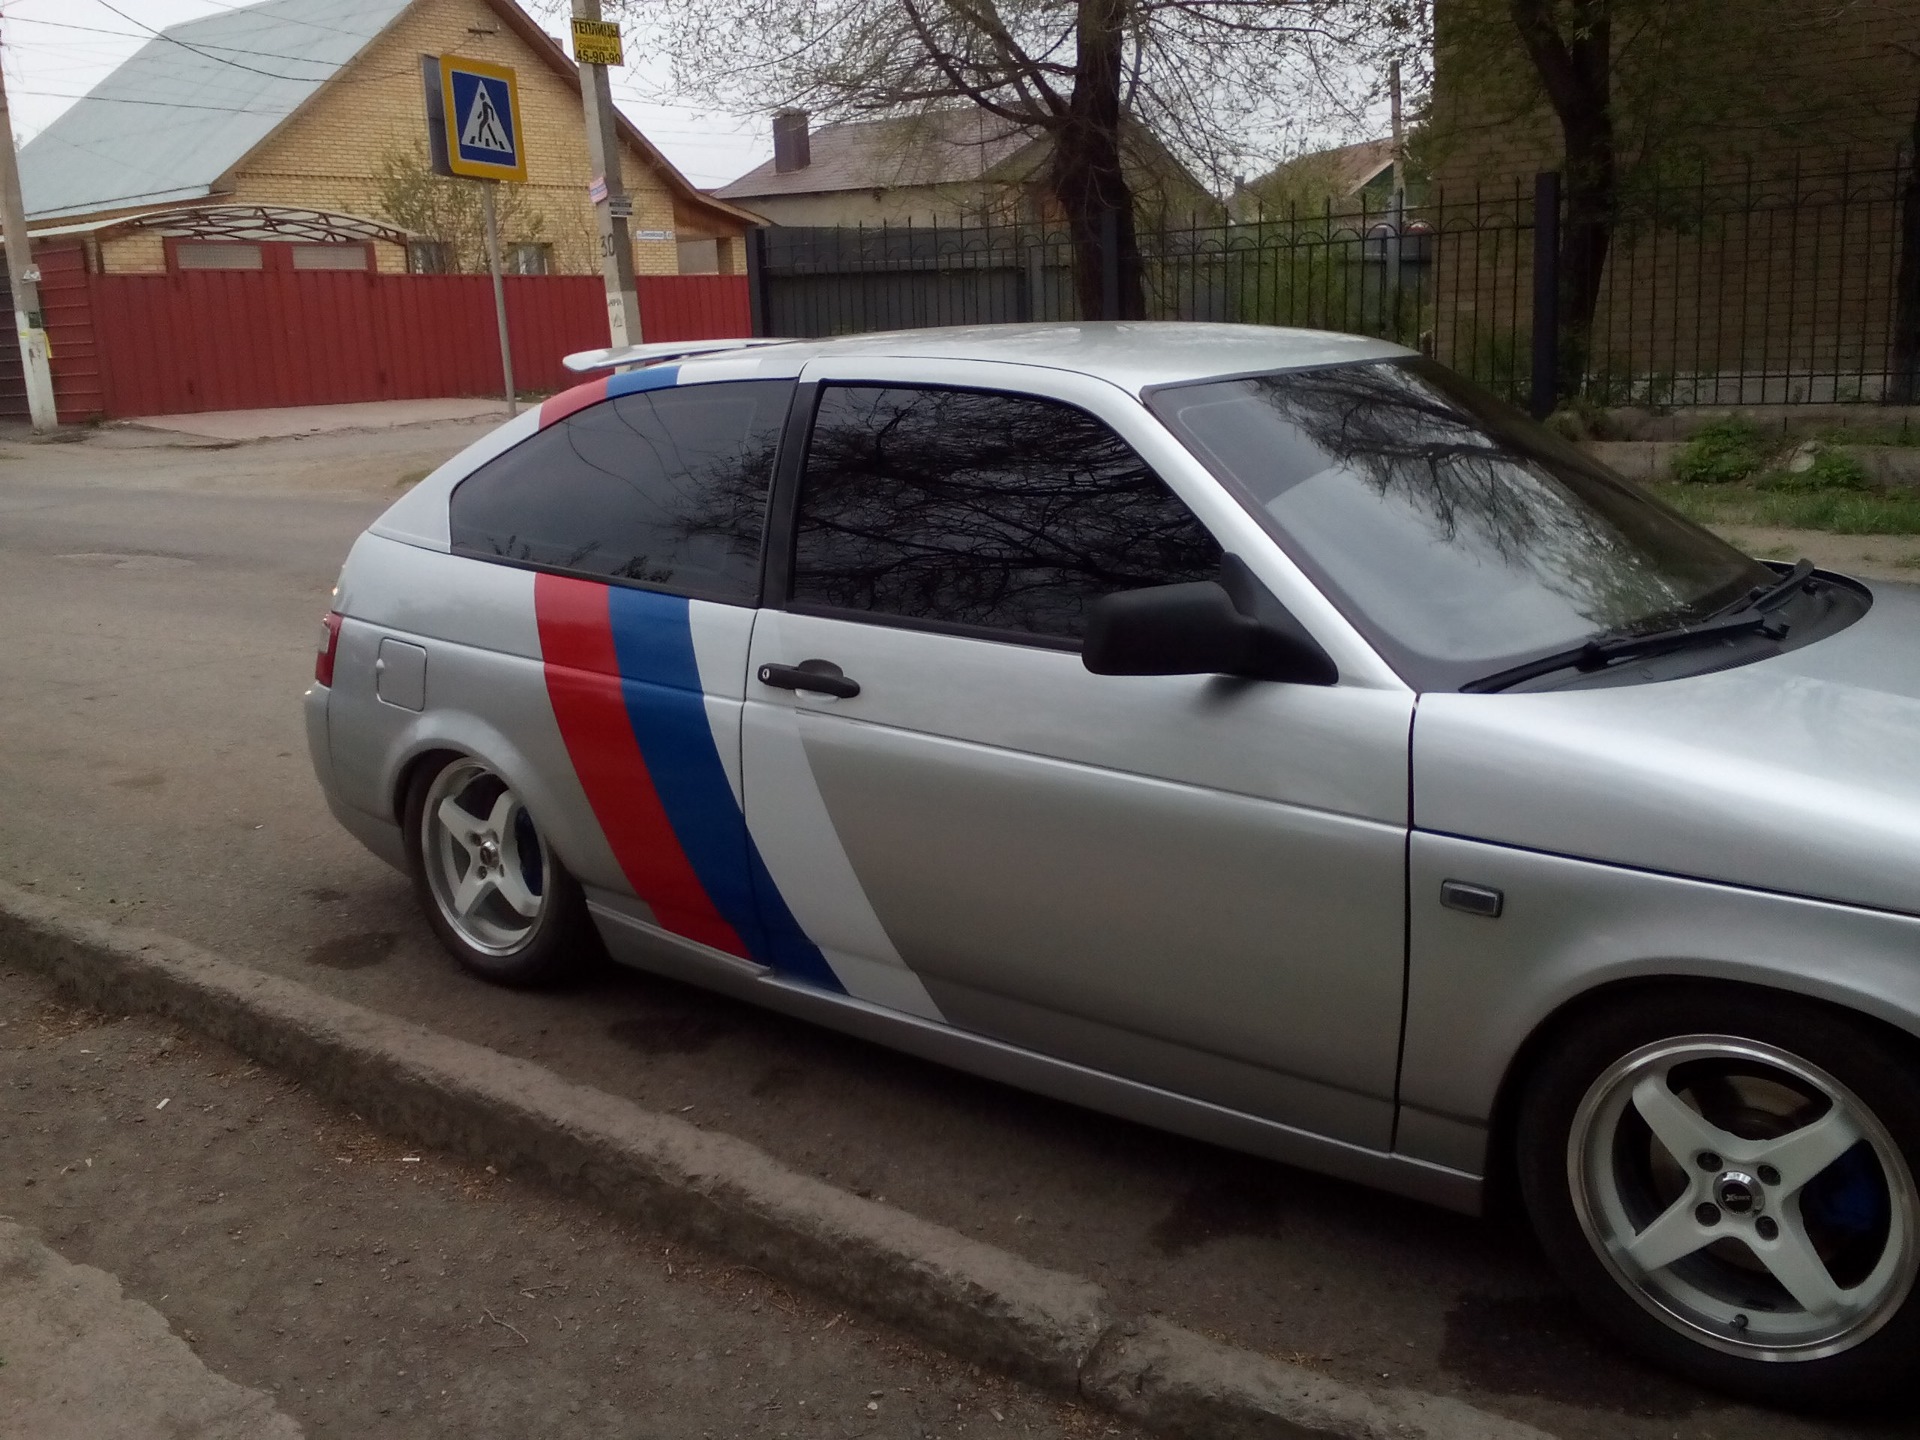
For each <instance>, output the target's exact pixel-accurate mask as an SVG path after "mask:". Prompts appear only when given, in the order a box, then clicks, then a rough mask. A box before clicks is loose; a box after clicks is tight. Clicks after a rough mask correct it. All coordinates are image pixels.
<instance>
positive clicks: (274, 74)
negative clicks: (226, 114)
mask: <svg viewBox="0 0 1920 1440" xmlns="http://www.w3.org/2000/svg"><path fill="white" fill-rule="evenodd" d="M100 4H101V5H102V6H104V7H105V8H106V9H108V10H110V11H112V12H113V13H114V14H115V15H118V16H119V17H120V18H121V19H122V20H124V21H126V22H127V23H128V24H129V25H138V26H139V27H140V28H141V29H142V30H144V31H146V32H147V33H148V34H149V35H152V36H153V37H154V38H155V39H159V40H165V41H166V42H167V43H168V44H170V45H178V46H179V47H180V48H181V49H182V50H185V51H187V52H188V53H189V54H192V55H198V56H200V58H201V59H203V60H212V61H215V62H217V63H219V64H221V65H231V66H233V68H234V69H236V70H246V71H249V72H250V73H252V74H255V75H264V76H266V77H267V78H268V79H269V80H291V81H294V82H295V83H296V84H302V85H305V84H311V83H312V82H313V81H315V80H322V79H325V78H326V77H325V76H315V75H282V74H281V73H280V72H279V71H277V70H262V69H261V68H260V67H259V66H257V65H242V64H241V63H240V62H239V61H238V60H229V59H227V58H226V57H225V56H224V55H214V54H211V53H209V52H208V51H205V50H202V49H201V48H200V47H199V46H197V45H189V44H188V43H187V42H186V41H184V40H182V39H180V38H179V37H177V36H174V35H169V34H167V33H166V32H165V31H164V30H156V29H154V28H153V27H152V26H151V25H148V24H146V23H145V22H144V21H140V20H136V19H134V18H133V16H131V15H129V14H127V12H126V11H124V10H122V9H120V8H119V7H118V6H116V5H112V4H109V3H108V0H100ZM136 38H137V37H136ZM369 38H371V37H369ZM242 53H245V52H242ZM281 58H283V59H289V58H295V57H289V56H283V57H281ZM297 63H299V64H302V65H328V66H330V67H331V68H332V69H336V70H337V69H339V68H340V67H339V66H337V65H334V64H333V63H332V62H331V61H325V60H298V61H297Z"/></svg>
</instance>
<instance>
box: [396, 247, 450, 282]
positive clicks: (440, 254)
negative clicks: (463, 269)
mask: <svg viewBox="0 0 1920 1440" xmlns="http://www.w3.org/2000/svg"><path fill="white" fill-rule="evenodd" d="M407 273H408V274H409V275H451V274H452V273H453V245H452V243H451V242H450V241H446V240H409V241H408V242H407Z"/></svg>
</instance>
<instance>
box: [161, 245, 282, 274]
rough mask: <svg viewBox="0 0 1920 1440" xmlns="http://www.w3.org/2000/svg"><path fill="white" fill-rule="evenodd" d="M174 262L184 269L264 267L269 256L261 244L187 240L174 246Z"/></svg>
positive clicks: (255, 268)
mask: <svg viewBox="0 0 1920 1440" xmlns="http://www.w3.org/2000/svg"><path fill="white" fill-rule="evenodd" d="M173 263H174V264H175V265H176V266H178V267H179V268H180V269H182V270H264V269H265V268H266V256H265V254H264V253H263V252H262V250H261V248H260V247H259V246H258V245H246V244H238V243H235V242H234V241H231V240H183V241H181V242H180V243H179V244H178V245H176V246H174V249H173Z"/></svg>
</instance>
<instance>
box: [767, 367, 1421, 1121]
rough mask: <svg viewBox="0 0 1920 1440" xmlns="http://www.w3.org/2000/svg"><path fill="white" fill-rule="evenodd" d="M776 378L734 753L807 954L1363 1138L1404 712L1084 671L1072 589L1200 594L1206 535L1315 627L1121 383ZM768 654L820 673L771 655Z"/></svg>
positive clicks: (893, 987) (925, 376)
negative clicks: (780, 396)
mask: <svg viewBox="0 0 1920 1440" xmlns="http://www.w3.org/2000/svg"><path fill="white" fill-rule="evenodd" d="M803 380H804V381H805V382H810V383H803V387H802V399H801V402H800V403H801V404H803V405H807V406H810V407H811V408H812V413H813V421H812V425H811V432H810V435H809V437H808V441H807V447H806V450H805V453H804V457H801V458H798V460H797V463H795V464H794V465H793V466H792V467H791V469H792V473H791V474H790V475H789V476H788V477H787V479H786V480H785V481H783V491H791V492H792V493H791V494H790V495H788V496H787V497H786V503H787V504H790V505H791V509H790V510H788V509H786V508H785V505H783V504H782V502H776V503H777V505H781V506H782V508H781V512H780V513H781V516H782V519H781V521H780V522H779V523H778V524H777V526H776V531H775V533H776V535H780V539H779V541H778V543H777V545H776V547H775V548H774V549H773V550H772V551H771V552H770V565H769V587H770V588H769V592H768V595H767V608H766V609H764V610H763V611H762V614H761V616H760V619H759V621H758V623H757V624H756V626H755V630H754V636H753V643H752V655H751V670H752V678H750V679H749V681H748V684H747V689H746V703H745V709H744V712H743V750H742V757H743V780H744V786H745V793H746V809H747V818H748V823H749V826H750V829H751V832H752V835H753V839H754V842H755V845H756V847H757V849H758V852H759V854H760V855H761V856H762V857H763V858H764V860H765V863H766V866H767V872H768V878H769V881H770V883H771V885H772V887H773V889H774V890H775V891H777V893H778V894H779V895H780V896H781V897H782V902H783V910H784V911H786V912H790V913H791V915H792V916H793V917H794V919H795V920H796V921H797V922H798V924H799V926H800V927H801V929H802V930H803V931H804V932H805V934H806V935H807V936H808V937H809V938H810V939H811V940H812V941H813V942H814V944H815V945H816V946H817V947H818V950H819V953H820V954H821V956H822V958H823V960H824V962H825V965H826V967H827V968H828V969H829V970H831V971H832V972H833V973H834V975H835V976H836V978H837V980H838V981H839V983H841V984H842V985H844V987H845V988H846V989H847V990H848V991H849V992H851V993H852V994H854V995H855V996H858V997H861V998H864V999H867V1000H870V1001H872V1002H874V1003H878V1004H885V1005H889V1006H893V1007H895V1008H899V1009H904V1010H907V1011H910V1012H912V1013H916V1014H919V1015H923V1016H926V1017H929V1018H937V1019H940V1020H943V1021H944V1022H946V1023H947V1024H950V1025H952V1026H955V1027H958V1028H960V1029H963V1030H967V1031H972V1032H975V1033H979V1034H982V1035H987V1036H992V1037H996V1038H998V1039H1002V1040H1006V1041H1011V1042H1013V1043H1016V1044H1019V1045H1022V1046H1026V1047H1029V1048H1031V1049H1034V1050H1038V1051H1042V1052H1045V1053H1048V1054H1051V1055H1054V1056H1058V1057H1062V1058H1065V1059H1068V1060H1072V1061H1076V1062H1079V1063H1082V1064H1085V1065H1089V1066H1092V1067H1096V1068H1098V1069H1100V1070H1104V1071H1107V1072H1109V1073H1114V1074H1118V1075H1122V1076H1125V1077H1128V1078H1130V1079H1134V1080H1139V1081H1144V1082H1146V1083H1149V1084H1153V1085H1158V1086H1162V1087H1165V1088H1168V1089H1171V1090H1175V1091H1178V1092H1180V1093H1183V1094H1186V1095H1190V1096H1196V1097H1200V1098H1203V1099H1207V1100H1210V1101H1214V1102H1216V1103H1219V1104H1222V1105H1227V1106H1231V1107H1233V1108H1235V1109H1238V1110H1241V1111H1244V1112H1247V1113H1250V1114H1254V1115H1258V1116H1261V1117H1263V1118H1268V1119H1273V1120H1278V1121H1281V1122H1283V1123H1289V1124H1295V1125H1300V1126H1303V1127H1305V1128H1309V1129H1312V1130H1314V1131H1317V1132H1320V1133H1323V1134H1329V1135H1333V1136H1336V1137H1338V1138H1341V1139H1344V1140H1349V1141H1352V1142H1355V1143H1360V1144H1366V1145H1371V1146H1376V1147H1380V1148H1385V1147H1386V1146H1387V1145H1388V1144H1389V1143H1390V1138H1391V1126H1392V1097H1393V1086H1394V1071H1395V1059H1396V1051H1397V1045H1398V1036H1399V1024H1400V1012H1401V995H1402V982H1403V972H1404V946H1405V939H1404V890H1403V887H1404V883H1405V880H1404V873H1405V858H1404V857H1405V845H1406V826H1407V813H1406V806H1407V793H1406V784H1407V782H1406V775H1407V768H1406V767H1407V747H1408V733H1409V725H1410V720H1411V713H1412V701H1411V696H1410V695H1409V694H1408V693H1407V692H1406V690H1405V689H1404V687H1403V686H1400V685H1399V684H1398V683H1397V682H1396V681H1394V680H1392V678H1391V677H1390V676H1387V675H1385V674H1384V673H1382V672H1381V671H1380V670H1379V669H1378V667H1377V664H1376V666H1375V668H1373V669H1369V668H1368V667H1367V665H1366V664H1364V663H1358V662H1355V661H1353V660H1352V659H1351V657H1352V656H1353V655H1354V654H1357V652H1354V651H1352V650H1350V649H1349V650H1348V651H1344V652H1342V653H1345V654H1348V655H1349V657H1350V658H1349V662H1348V663H1347V664H1346V665H1343V677H1342V681H1341V683H1340V684H1337V685H1332V686H1307V685H1286V684H1272V683H1264V682H1253V681H1245V680H1235V679H1229V678H1225V677H1218V676H1098V675H1093V674H1091V673H1089V672H1088V671H1087V670H1086V669H1085V667H1084V666H1083V665H1082V664H1081V662H1080V657H1079V654H1078V653H1077V652H1078V645H1079V636H1080V631H1081V627H1082V625H1083V622H1084V615H1085V611H1086V607H1087V606H1088V605H1089V604H1090V603H1092V601H1093V600H1095V599H1097V598H1098V597H1099V596H1100V595H1103V594H1107V593H1111V592H1113V591H1118V590H1124V589H1130V588H1135V587H1142V586H1149V585H1157V584H1173V583H1179V582H1184V581H1191V580H1198V579H1208V578H1212V577H1213V576H1214V575H1216V574H1217V573H1218V571H1219V568H1220V562H1221V556H1222V554H1223V551H1224V550H1226V549H1228V548H1230V549H1231V550H1232V551H1233V552H1234V553H1236V554H1238V555H1240V556H1241V557H1242V558H1243V559H1245V560H1246V561H1247V563H1248V564H1249V565H1250V566H1251V567H1252V568H1253V569H1254V571H1255V573H1256V574H1259V575H1261V576H1262V577H1263V579H1264V580H1265V581H1266V582H1267V583H1268V584H1269V588H1275V589H1276V592H1277V593H1278V592H1285V594H1284V595H1283V597H1282V598H1283V599H1284V598H1288V597H1299V598H1300V600H1301V602H1302V603H1303V605H1304V610H1303V614H1302V617H1301V618H1302V619H1303V621H1305V622H1308V623H1324V622H1325V621H1326V620H1327V617H1328V616H1329V615H1330V614H1331V612H1330V610H1328V609H1327V608H1326V607H1325V606H1324V602H1321V604H1320V606H1319V607H1318V608H1316V607H1315V606H1314V605H1313V604H1312V603H1310V602H1311V600H1312V597H1311V596H1309V595H1307V594H1306V593H1305V592H1303V591H1301V590H1300V586H1301V584H1302V582H1301V581H1300V578H1299V576H1298V573H1297V572H1293V571H1291V569H1290V567H1289V566H1288V564H1287V562H1286V561H1285V560H1284V558H1283V557H1281V556H1280V555H1279V554H1278V552H1277V551H1276V550H1274V548H1273V547H1272V546H1271V544H1270V542H1268V541H1267V540H1266V539H1265V537H1264V536H1263V535H1261V534H1260V533H1259V531H1258V529H1257V527H1255V526H1254V525H1253V524H1252V523H1251V522H1250V521H1249V520H1248V519H1247V517H1246V516H1245V515H1244V514H1242V513H1241V512H1240V511H1239V510H1238V509H1237V508H1236V507H1235V506H1234V504H1233V502H1232V501H1231V500H1230V499H1228V498H1227V497H1225V496H1224V495H1223V494H1222V493H1221V492H1220V491H1219V490H1218V488H1217V486H1216V485H1215V484H1214V483H1213V482H1212V481H1211V480H1210V479H1208V478H1207V477H1206V476H1205V474H1204V472H1203V471H1200V470H1199V468H1198V466H1197V465H1195V464H1194V463H1193V462H1192V461H1191V459H1190V458H1189V457H1186V456H1185V452H1183V451H1181V450H1180V449H1179V448H1178V447H1177V445H1175V444H1174V442H1173V441H1172V439H1171V437H1169V436H1167V435H1166V434H1165V432H1164V431H1162V430H1160V429H1159V427H1158V426H1157V424H1156V423H1155V422H1154V421H1152V419H1151V418H1150V417H1149V416H1147V415H1146V414H1145V412H1144V411H1143V410H1142V409H1141V407H1140V406H1139V405H1138V403H1137V401H1135V400H1134V399H1133V398H1132V397H1130V396H1127V395H1125V394H1123V393H1122V392H1120V391H1119V390H1117V389H1116V388H1114V387H1112V386H1109V385H1106V384H1105V383H1104V382H1101V381H1098V380H1095V379H1091V378H1088V377H1084V376H1074V375H1070V374H1067V373H1065V372H1057V371H1048V370H1042V369H1038V368H1034V367H1024V366H994V365H985V364H974V365H968V364H963V363H961V362H944V363H943V362H936V361H927V362H914V361H904V360H901V361H890V362H881V363H880V364H876V362H874V361H871V360H869V361H865V362H861V361H859V360H858V359H856V358H852V357H846V358H838V357H836V358H834V359H832V360H825V361H816V362H814V363H813V365H812V366H810V367H809V369H808V370H807V371H806V372H805V373H804V376H803ZM810 389H811V394H809V390H810ZM782 529H785V530H787V531H788V533H786V534H784V535H781V534H780V532H781V530H782ZM1336 659H1337V660H1338V659H1339V655H1336ZM795 666H799V667H807V668H808V669H809V670H811V671H812V673H814V674H816V675H819V676H821V677H822V678H821V679H820V680H819V682H818V688H814V687H813V683H812V682H805V683H803V685H802V688H789V687H790V686H792V685H793V683H794V679H793V672H792V671H790V670H782V669H779V668H769V667H795ZM767 677H772V678H773V679H774V680H775V681H776V682H777V683H772V684H770V683H767ZM854 687H857V693H854ZM835 689H837V690H839V691H841V692H843V693H841V694H837V695H836V694H834V693H830V692H831V691H832V690H835Z"/></svg>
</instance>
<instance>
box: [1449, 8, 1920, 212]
mask: <svg viewBox="0 0 1920 1440" xmlns="http://www.w3.org/2000/svg"><path fill="white" fill-rule="evenodd" d="M1488 3H1497V0H1435V5H1434V23H1435V28H1436V35H1437V36H1438V39H1439V45H1438V48H1437V51H1436V64H1435V72H1434V93H1433V101H1432V105H1431V107H1430V112H1431V113H1430V115H1429V118H1428V126H1427V128H1428V134H1427V135H1426V136H1425V137H1423V141H1422V143H1423V144H1425V145H1427V146H1428V147H1429V149H1430V151H1431V153H1432V157H1433V180H1434V182H1435V184H1436V185H1437V186H1439V187H1441V188H1443V189H1445V190H1446V191H1448V192H1449V193H1450V194H1452V195H1454V196H1456V197H1458V196H1460V195H1463V194H1465V193H1467V192H1469V191H1470V190H1471V189H1472V187H1474V186H1475V185H1482V186H1486V185H1492V186H1501V185H1506V184H1510V183H1511V182H1512V181H1513V180H1514V179H1515V178H1516V177H1530V176H1531V175H1533V174H1534V173H1535V172H1536V171H1539V170H1550V169H1555V168H1557V167H1558V165H1559V163H1560V131H1559V127H1558V125H1557V124H1556V122H1555V121H1554V118H1553V114H1552V111H1551V109H1550V107H1549V106H1548V105H1547V104H1546V101H1545V99H1544V96H1542V97H1541V98H1540V99H1539V100H1538V102H1537V103H1536V104H1534V105H1533V106H1532V107H1531V108H1530V109H1527V110H1525V111H1524V112H1523V113H1518V114H1516V113H1513V106H1514V103H1515V100H1514V96H1513V95H1511V94H1508V93H1505V89H1506V87H1504V86H1502V87H1489V86H1487V85H1485V84H1484V83H1483V82H1482V81H1481V78H1480V77H1481V75H1482V74H1483V69H1484V66H1485V63H1486V62H1485V61H1484V60H1483V59H1482V58H1481V57H1480V56H1478V55H1475V56H1472V57H1466V56H1462V55H1460V54H1459V51H1458V48H1457V47H1455V46H1453V45H1451V44H1450V43H1449V41H1448V36H1449V33H1450V29H1451V24H1450V17H1451V15H1453V14H1457V13H1458V12H1459V11H1460V10H1461V8H1462V7H1463V6H1464V5H1465V4H1473V5H1476V6H1479V5H1486V4H1488ZM1694 3H1704V0H1694ZM1500 8H1501V9H1504V8H1505V7H1504V5H1501V6H1500ZM1733 13H1734V14H1735V15H1736V17H1737V14H1738V7H1737V6H1736V7H1734V11H1733ZM1802 13H1804V14H1806V15H1808V16H1810V17H1811V16H1813V15H1814V13H1815V11H1814V10H1813V9H1812V8H1811V6H1809V8H1807V9H1805V10H1804V11H1803V12H1802ZM1494 33H1496V34H1501V35H1505V34H1506V33H1507V31H1506V30H1505V29H1504V28H1498V29H1496V31H1495V32H1494ZM1917 36H1920V0H1871V3H1868V4H1856V5H1844V6H1837V7H1835V10H1834V13H1833V14H1832V15H1831V16H1828V15H1825V14H1824V13H1823V14H1822V16H1821V19H1820V23H1818V24H1815V25H1810V26H1808V27H1807V28H1804V29H1796V30H1794V31H1792V32H1791V33H1750V32H1747V31H1744V30H1743V29H1742V28H1741V27H1740V25H1739V23H1738V20H1737V18H1736V20H1735V22H1734V23H1733V24H1732V25H1731V26H1730V27H1729V29H1728V31H1727V34H1726V39H1725V44H1726V47H1727V48H1725V49H1724V50H1722V51H1721V52H1720V53H1719V54H1718V55H1717V56H1716V57H1715V60H1714V63H1715V64H1716V65H1717V66H1719V67H1722V68H1723V69H1724V70H1725V71H1726V72H1727V73H1730V74H1737V75H1739V76H1740V77H1741V80H1742V93H1747V92H1749V91H1751V92H1752V93H1753V94H1754V96H1755V99H1754V101H1753V104H1754V107H1755V113H1753V114H1748V115H1741V114H1733V115H1729V116H1727V117H1726V119H1725V121H1724V123H1722V124H1721V125H1719V126H1717V127H1716V130H1715V132H1714V133H1712V134H1709V135H1705V136H1702V137H1699V144H1700V146H1701V148H1702V149H1704V150H1705V151H1706V152H1707V153H1708V154H1709V155H1710V156H1712V157H1713V159H1712V161H1711V169H1712V171H1713V172H1714V174H1715V176H1716V178H1725V177H1727V176H1729V175H1732V174H1737V173H1739V172H1741V171H1742V170H1743V169H1744V167H1745V165H1746V162H1747V161H1748V160H1752V161H1753V162H1754V165H1755V168H1756V169H1757V170H1759V171H1760V172H1762V173H1763V174H1768V175H1773V174H1776V173H1782V172H1786V171H1790V170H1791V168H1792V167H1793V166H1794V165H1795V164H1796V163H1798V164H1799V165H1800V166H1801V167H1802V168H1803V169H1805V170H1807V171H1809V172H1813V171H1821V170H1827V169H1836V170H1837V169H1839V168H1840V166H1841V165H1842V164H1843V163H1851V164H1852V166H1853V167H1854V168H1855V169H1870V168H1873V167H1875V166H1887V165H1891V164H1892V163H1893V161H1894V157H1895V155H1896V154H1897V152H1898V151H1899V150H1900V148H1901V147H1902V146H1903V145H1904V144H1906V143H1907V141H1908V138H1909V136H1910V133H1911V130H1912V125H1913V116H1914V109H1915V104H1916V102H1917V101H1920V58H1917V57H1916V56H1915V55H1913V54H1911V53H1909V51H1908V50H1907V49H1906V48H1904V47H1907V46H1911V45H1912V43H1913V41H1914V39H1915V37H1917ZM1506 63H1510V64H1512V65H1513V66H1514V68H1516V69H1517V70H1521V71H1524V69H1525V65H1524V62H1523V61H1522V60H1521V59H1520V58H1519V42H1518V41H1517V40H1514V41H1513V52H1512V54H1511V55H1510V56H1509V57H1507V62H1506Z"/></svg>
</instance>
